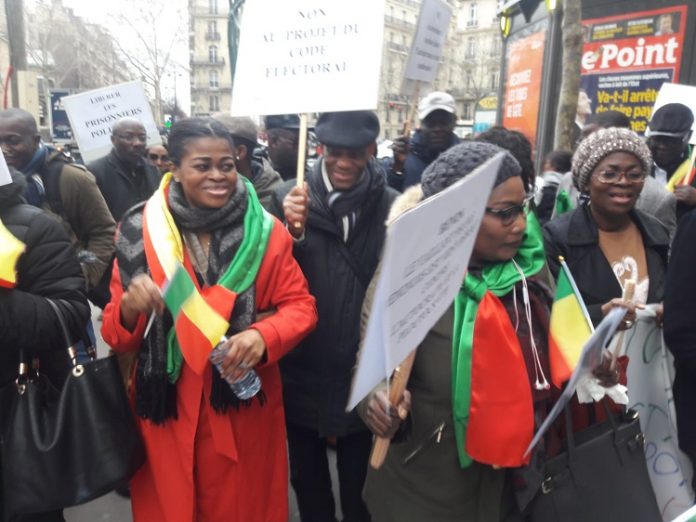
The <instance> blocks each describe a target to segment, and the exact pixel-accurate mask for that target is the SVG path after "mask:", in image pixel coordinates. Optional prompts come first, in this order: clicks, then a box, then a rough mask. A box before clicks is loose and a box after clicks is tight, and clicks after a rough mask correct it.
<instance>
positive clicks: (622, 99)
mask: <svg viewBox="0 0 696 522" xmlns="http://www.w3.org/2000/svg"><path fill="white" fill-rule="evenodd" d="M686 15H687V7H686V6H674V7H666V8H664V9H656V10H653V11H640V12H633V13H629V14H624V15H618V16H608V17H603V18H594V19H591V20H583V22H582V25H583V34H584V45H583V54H582V63H581V81H580V84H581V88H582V89H583V90H584V91H585V92H586V93H587V95H588V97H589V98H590V101H591V103H592V109H593V112H594V113H599V112H604V111H610V110H613V111H619V112H622V113H624V114H625V115H626V116H628V118H629V119H630V120H631V129H632V130H634V131H635V132H638V133H641V134H642V133H644V132H645V129H646V128H647V123H648V120H649V118H650V115H651V113H652V107H653V104H654V103H655V100H656V99H657V93H658V91H659V90H660V87H661V86H662V84H663V83H664V82H676V81H678V80H679V70H680V68H681V61H682V50H683V46H684V34H685V29H686V21H687V16H686Z"/></svg>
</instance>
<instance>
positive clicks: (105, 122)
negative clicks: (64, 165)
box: [63, 81, 162, 163]
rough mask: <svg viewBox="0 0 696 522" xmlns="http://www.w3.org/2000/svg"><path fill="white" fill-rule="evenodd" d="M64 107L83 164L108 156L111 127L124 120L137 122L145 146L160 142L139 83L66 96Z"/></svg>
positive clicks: (129, 83) (148, 104)
mask: <svg viewBox="0 0 696 522" xmlns="http://www.w3.org/2000/svg"><path fill="white" fill-rule="evenodd" d="M63 106H64V107H65V111H66V112H67V113H68V118H69V119H70V126H71V127H72V131H73V135H74V136H75V139H77V144H78V146H79V147H80V153H81V154H82V159H83V160H84V162H85V163H89V162H91V161H94V160H96V159H99V158H101V157H102V156H106V155H107V154H108V153H109V151H110V150H111V147H112V145H111V127H112V126H113V124H114V123H116V122H117V121H119V120H121V119H123V118H135V119H136V120H140V122H141V123H142V124H143V126H144V127H145V132H147V145H148V146H150V145H158V144H160V143H162V138H161V137H160V134H159V131H158V130H157V125H156V124H155V119H154V118H153V117H152V110H151V109H150V102H149V101H148V99H147V96H146V95H145V90H144V89H143V86H142V84H141V83H140V82H139V81H135V82H127V83H121V84H118V85H112V86H110V87H103V88H101V89H95V90H93V91H86V92H81V93H80V94H73V95H72V96H65V97H64V98H63Z"/></svg>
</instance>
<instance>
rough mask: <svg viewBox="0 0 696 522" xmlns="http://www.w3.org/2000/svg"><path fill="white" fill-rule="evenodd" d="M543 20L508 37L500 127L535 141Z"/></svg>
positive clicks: (543, 41)
mask: <svg viewBox="0 0 696 522" xmlns="http://www.w3.org/2000/svg"><path fill="white" fill-rule="evenodd" d="M547 27H548V21H547V20H541V21H539V22H537V23H536V24H533V25H531V26H530V27H529V28H527V29H525V30H524V31H521V32H520V33H519V34H515V35H514V36H511V37H510V42H509V43H508V45H507V51H506V52H507V57H506V62H507V73H506V80H505V97H504V105H503V122H502V124H503V126H504V127H506V128H508V129H510V130H516V131H519V132H521V133H522V134H524V135H525V136H526V137H527V139H528V140H529V141H530V142H531V144H532V147H534V144H535V143H536V133H537V117H538V114H539V102H540V101H541V79H542V69H543V65H544V47H545V42H546V32H547Z"/></svg>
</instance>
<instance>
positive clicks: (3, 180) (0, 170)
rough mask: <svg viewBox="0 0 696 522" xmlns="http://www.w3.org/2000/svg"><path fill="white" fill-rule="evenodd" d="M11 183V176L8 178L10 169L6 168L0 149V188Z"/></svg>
mask: <svg viewBox="0 0 696 522" xmlns="http://www.w3.org/2000/svg"><path fill="white" fill-rule="evenodd" d="M10 183H12V176H10V169H8V168H7V162H6V161H5V155H4V154H3V153H2V149H0V187H2V186H3V185H9V184H10Z"/></svg>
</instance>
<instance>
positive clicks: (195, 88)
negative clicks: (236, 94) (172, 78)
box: [191, 83, 232, 92]
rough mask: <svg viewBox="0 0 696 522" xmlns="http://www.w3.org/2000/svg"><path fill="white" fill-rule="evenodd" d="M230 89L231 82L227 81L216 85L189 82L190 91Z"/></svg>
mask: <svg viewBox="0 0 696 522" xmlns="http://www.w3.org/2000/svg"><path fill="white" fill-rule="evenodd" d="M230 89H232V84H229V83H218V84H217V85H216V86H212V85H210V84H209V83H200V84H191V90H192V91H211V92H213V91H214V92H219V91H229V90H230Z"/></svg>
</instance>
